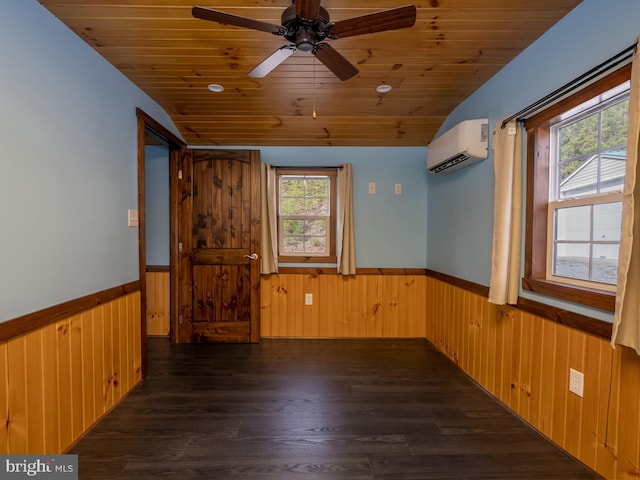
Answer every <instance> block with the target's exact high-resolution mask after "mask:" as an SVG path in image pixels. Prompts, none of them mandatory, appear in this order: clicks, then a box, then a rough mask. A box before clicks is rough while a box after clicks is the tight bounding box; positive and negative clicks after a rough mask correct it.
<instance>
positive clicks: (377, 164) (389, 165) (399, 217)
mask: <svg viewBox="0 0 640 480" xmlns="http://www.w3.org/2000/svg"><path fill="white" fill-rule="evenodd" d="M225 148H247V149H251V148H253V149H259V150H260V159H261V160H262V162H265V163H270V164H273V165H278V166H306V165H312V166H335V165H339V164H341V163H347V162H349V163H351V164H352V165H353V209H354V222H355V236H356V265H357V267H359V268H369V267H389V268H425V267H426V265H427V258H426V257H427V255H426V249H425V244H426V242H427V209H426V203H427V169H426V148H425V147H405V148H395V147H388V148H377V147H304V148H302V147H225ZM369 182H375V183H376V194H375V195H370V194H369V193H368V185H369ZM396 183H400V184H401V185H402V194H401V195H396V194H395V193H394V191H395V184H396ZM324 266H326V264H325V265H324Z"/></svg>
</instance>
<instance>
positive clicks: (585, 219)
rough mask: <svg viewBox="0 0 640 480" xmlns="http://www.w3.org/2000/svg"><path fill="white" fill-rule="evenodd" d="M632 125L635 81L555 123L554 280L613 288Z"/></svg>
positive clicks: (550, 257) (550, 258)
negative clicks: (631, 98) (631, 87)
mask: <svg viewBox="0 0 640 480" xmlns="http://www.w3.org/2000/svg"><path fill="white" fill-rule="evenodd" d="M628 123H629V82H625V83H623V84H621V85H619V86H617V87H614V88H612V89H609V90H607V91H606V92H603V93H602V94H600V95H597V96H596V97H594V98H592V99H590V100H588V101H587V102H584V103H582V104H580V105H578V106H577V107H574V108H572V109H571V110H569V111H567V112H565V113H563V114H562V115H560V116H559V118H558V119H557V121H555V122H551V125H550V132H551V136H550V137H551V138H550V140H551V148H550V168H549V172H550V179H549V185H550V192H549V209H548V212H547V214H548V222H549V226H548V229H547V230H548V234H549V236H550V238H549V240H548V242H547V244H548V251H547V277H548V278H549V279H552V280H556V281H564V282H567V283H572V284H576V285H584V286H586V287H595V288H601V289H605V290H613V289H614V287H615V284H616V279H617V272H618V251H619V247H620V224H621V221H622V188H623V186H624V173H625V160H626V157H627V129H628Z"/></svg>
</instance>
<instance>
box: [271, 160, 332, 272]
mask: <svg viewBox="0 0 640 480" xmlns="http://www.w3.org/2000/svg"><path fill="white" fill-rule="evenodd" d="M276 178H277V185H278V195H277V211H278V261H280V262H305V261H308V262H335V261H336V253H335V230H336V228H335V208H336V205H335V204H336V170H335V169H309V170H306V169H285V168H278V171H277V174H276Z"/></svg>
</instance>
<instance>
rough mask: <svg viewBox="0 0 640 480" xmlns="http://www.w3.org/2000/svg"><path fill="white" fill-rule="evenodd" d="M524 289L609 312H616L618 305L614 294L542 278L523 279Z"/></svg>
mask: <svg viewBox="0 0 640 480" xmlns="http://www.w3.org/2000/svg"><path fill="white" fill-rule="evenodd" d="M522 288H523V289H524V290H528V291H530V292H534V293H539V294H541V295H547V296H549V297H555V298H559V299H561V300H566V301H568V302H573V303H579V304H581V305H586V306H588V307H593V308H597V309H600V310H605V311H609V312H613V311H614V309H615V304H616V295H615V293H613V292H605V291H603V290H595V289H590V288H583V287H576V286H573V285H567V284H563V283H557V282H551V281H549V280H545V279H540V278H523V279H522Z"/></svg>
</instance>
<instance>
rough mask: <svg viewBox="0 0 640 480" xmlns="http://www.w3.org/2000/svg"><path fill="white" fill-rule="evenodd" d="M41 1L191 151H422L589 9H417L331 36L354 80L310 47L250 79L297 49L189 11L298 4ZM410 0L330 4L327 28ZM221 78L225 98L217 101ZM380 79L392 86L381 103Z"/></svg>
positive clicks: (254, 11) (285, 0)
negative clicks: (406, 20) (519, 59)
mask: <svg viewBox="0 0 640 480" xmlns="http://www.w3.org/2000/svg"><path fill="white" fill-rule="evenodd" d="M40 3H41V4H42V5H44V6H45V7H46V8H47V9H48V10H50V11H51V12H52V13H53V14H54V15H55V16H56V17H58V18H59V19H60V20H61V21H62V22H64V23H65V24H66V25H68V26H69V27H70V28H71V29H72V30H73V31H75V32H76V33H77V34H78V35H79V36H80V37H82V38H83V39H84V40H85V41H86V42H87V43H88V44H89V45H91V46H92V47H93V48H94V49H95V50H97V51H98V52H99V53H100V54H101V55H102V56H103V57H104V58H106V59H107V60H108V61H109V62H110V63H112V64H113V65H114V66H115V67H116V68H118V69H119V70H120V71H121V72H122V73H124V74H125V75H126V76H127V77H128V78H129V79H131V81H133V82H134V83H135V84H136V85H138V86H139V87H140V88H141V89H142V90H144V91H145V92H146V93H147V94H149V95H150V96H151V97H152V98H153V99H155V100H156V101H157V102H158V103H159V104H160V105H161V106H162V107H163V108H164V109H165V110H166V111H167V112H168V113H169V114H170V115H171V117H172V119H173V121H174V122H175V124H176V126H177V127H178V129H179V130H180V132H181V134H182V135H183V137H184V139H185V141H186V142H187V143H188V144H189V145H193V146H195V145H235V146H239V145H246V146H267V145H290V146H312V145H334V146H425V145H427V144H428V143H429V141H430V140H431V139H432V138H433V136H434V134H435V133H436V131H437V130H438V128H439V127H440V125H441V124H442V122H443V121H444V119H445V118H446V116H447V115H448V114H449V113H450V112H451V111H452V110H453V108H454V107H455V106H456V105H458V104H459V103H460V102H461V101H462V100H464V99H465V98H466V97H467V96H469V95H470V94H471V93H472V92H474V91H475V90H476V89H477V88H478V87H479V86H481V85H482V84H483V83H484V82H485V81H487V80H488V79H489V78H490V77H491V76H492V75H494V74H495V73H496V72H497V71H498V70H500V69H501V68H502V67H503V66H504V65H505V64H507V63H508V62H509V61H510V60H512V59H513V58H514V57H515V56H516V55H518V54H519V53H520V52H521V51H522V50H523V49H525V48H526V47H527V46H528V45H530V44H531V43H532V42H533V41H534V40H535V39H537V38H538V37H539V36H540V35H541V34H542V33H544V32H545V31H546V30H547V29H549V28H550V27H551V26H552V25H553V24H555V23H556V22H557V21H558V20H559V19H561V18H562V17H563V16H564V15H566V14H567V13H568V12H569V11H570V10H571V9H572V8H574V7H575V6H576V5H577V4H579V3H580V0H536V1H532V0H484V1H479V0H430V1H428V0H421V1H418V2H415V5H416V7H417V12H418V13H417V21H416V24H415V26H413V27H412V28H410V29H405V30H394V31H386V32H380V33H374V34H369V35H361V36H354V37H346V38H341V39H337V40H331V41H330V43H331V46H333V47H334V48H335V49H336V50H338V51H339V52H340V53H341V54H342V55H343V56H344V57H346V58H347V59H348V60H349V61H350V62H351V63H353V64H354V65H356V66H357V68H358V69H359V71H360V73H359V75H357V76H356V77H354V78H352V79H350V80H347V81H345V82H341V81H340V80H338V79H337V78H336V77H335V76H334V75H333V74H332V73H331V72H330V71H329V70H327V68H326V67H325V66H324V65H323V64H321V63H320V62H319V61H318V60H317V59H316V58H315V57H314V56H313V55H311V54H310V53H305V52H301V51H298V52H296V53H295V54H294V55H293V56H291V57H289V58H288V59H287V60H286V61H285V62H284V63H282V64H281V65H280V66H278V67H277V68H276V69H275V70H274V71H273V72H271V73H270V74H269V75H267V76H266V77H265V78H261V79H257V78H249V77H247V75H246V74H247V72H249V71H250V70H251V69H252V68H253V67H255V66H256V65H257V64H259V63H260V62H261V61H262V60H263V59H264V58H266V57H267V56H268V55H270V54H271V53H272V52H274V51H275V50H276V49H278V48H279V47H281V46H283V45H285V44H287V43H288V42H287V41H286V40H285V39H283V38H282V37H279V36H275V35H271V34H269V33H265V32H261V31H254V30H247V29H242V28H238V27H232V26H226V25H221V24H218V23H213V22H208V21H204V20H199V19H195V18H193V17H192V15H191V8H192V6H193V5H199V6H202V7H207V8H213V9H216V10H221V11H225V12H228V13H232V14H235V15H241V16H244V17H250V18H253V19H257V20H261V21H265V22H269V23H274V24H277V25H280V23H281V21H280V16H281V14H282V11H283V10H284V9H285V8H286V7H288V6H290V5H291V1H290V0H40ZM406 3H408V2H407V1H406V0H395V1H394V0H322V6H323V7H324V8H326V9H327V10H328V11H329V14H330V15H331V21H337V20H343V19H347V18H352V17H356V16H359V15H365V14H368V13H372V12H376V11H379V10H384V9H388V8H394V7H397V6H401V5H404V4H406ZM212 83H217V84H220V85H222V86H223V87H224V89H225V90H224V91H223V92H221V93H212V92H210V91H209V90H208V89H207V86H208V85H209V84H212ZM381 84H387V85H390V86H391V87H393V89H392V90H391V91H390V92H389V93H385V94H379V93H377V92H376V87H377V86H378V85H381ZM314 105H315V110H316V112H317V117H316V119H313V118H312V112H313V110H314Z"/></svg>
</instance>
